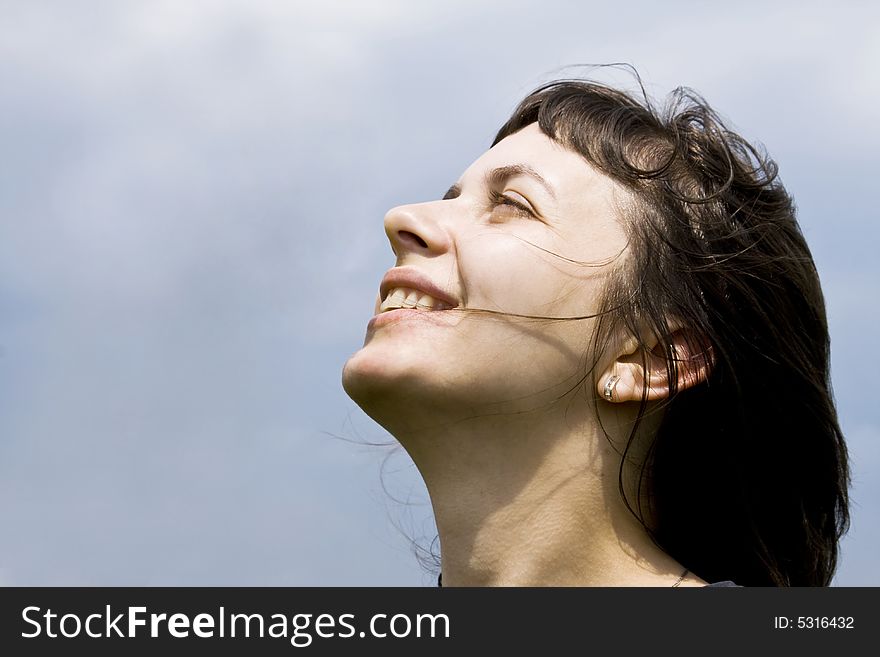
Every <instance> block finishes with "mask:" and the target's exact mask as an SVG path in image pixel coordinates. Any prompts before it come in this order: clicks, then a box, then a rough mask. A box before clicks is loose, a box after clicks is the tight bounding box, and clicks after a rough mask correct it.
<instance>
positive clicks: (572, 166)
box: [461, 123, 615, 205]
mask: <svg viewBox="0 0 880 657" xmlns="http://www.w3.org/2000/svg"><path fill="white" fill-rule="evenodd" d="M517 164H524V165H527V166H528V167H530V168H532V169H534V170H535V171H536V172H537V173H539V174H540V175H541V177H543V178H544V180H546V181H547V182H548V183H549V185H550V186H551V187H552V188H553V190H554V191H555V192H556V197H557V199H558V200H559V201H560V204H562V205H565V204H566V201H568V202H571V201H575V200H579V201H583V200H584V199H586V198H591V197H592V198H594V199H596V200H599V199H600V198H606V200H607V198H610V196H611V193H612V190H613V188H614V187H615V184H614V182H613V181H612V180H611V179H610V178H608V177H607V176H605V175H603V174H602V173H600V172H599V171H597V170H596V169H595V168H594V167H593V166H592V165H590V164H589V163H588V162H587V161H586V160H585V159H584V158H583V157H581V155H579V154H578V153H575V152H574V151H571V150H569V149H567V148H566V147H565V146H563V145H562V144H558V143H556V142H555V141H553V140H552V139H550V138H549V137H548V136H547V135H545V134H544V133H543V132H541V129H540V128H539V127H538V124H537V123H532V124H530V125H527V126H526V127H525V128H523V129H522V130H520V131H519V132H516V133H514V134H512V135H509V136H507V137H505V138H504V139H502V140H501V141H500V142H498V143H497V144H495V146H493V147H492V148H491V149H489V150H488V151H486V152H485V153H483V155H481V156H480V157H479V158H477V160H476V161H475V162H474V163H473V164H471V165H470V166H469V167H468V168H467V170H466V171H465V172H464V174H463V175H462V178H461V180H462V182H463V183H467V182H471V181H473V182H478V181H479V179H480V177H481V176H482V175H483V174H484V173H485V172H486V171H489V170H491V169H495V168H498V167H505V166H510V165H517Z"/></svg>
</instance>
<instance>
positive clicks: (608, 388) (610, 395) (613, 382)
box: [604, 374, 620, 401]
mask: <svg viewBox="0 0 880 657" xmlns="http://www.w3.org/2000/svg"><path fill="white" fill-rule="evenodd" d="M618 381H620V377H619V376H617V375H616V374H612V375H611V376H609V377H608V380H607V381H606V382H605V392H604V394H605V399H607V400H608V401H614V388H616V387H617V382H618Z"/></svg>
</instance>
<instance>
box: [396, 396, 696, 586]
mask: <svg viewBox="0 0 880 657" xmlns="http://www.w3.org/2000/svg"><path fill="white" fill-rule="evenodd" d="M578 416H579V417H578ZM423 420H424V418H423ZM420 424H421V426H422V427H425V426H426V425H428V426H430V423H428V422H424V421H422V422H420ZM436 426H437V427H438V428H436V429H424V428H422V429H419V430H418V431H411V432H406V431H393V433H394V434H395V436H396V437H397V438H398V440H399V441H400V442H401V443H402V444H403V445H404V446H405V447H406V448H407V450H408V451H409V453H410V455H411V456H412V458H413V460H414V461H415V463H416V466H417V467H418V468H419V471H420V472H421V474H422V476H423V477H424V480H425V483H426V486H427V488H428V492H429V494H430V496H431V503H432V506H433V509H434V517H435V520H436V523H437V529H438V532H439V535H440V546H441V553H442V572H443V584H444V586H566V585H568V586H642V585H644V586H671V585H672V584H673V583H674V582H675V581H676V580H677V579H678V577H679V576H680V575H681V572H682V570H683V568H682V566H681V565H680V564H678V563H677V562H676V561H675V560H674V559H673V558H672V557H670V556H669V555H667V554H666V553H664V552H663V551H662V550H660V548H658V547H657V546H656V545H654V543H653V542H652V541H651V539H650V538H649V536H648V534H647V532H646V531H645V529H644V528H643V527H642V525H641V524H640V523H639V522H638V521H637V520H636V519H635V518H634V517H633V516H632V514H631V513H630V512H629V511H628V510H627V509H626V507H625V505H624V503H623V501H622V499H621V497H620V493H619V491H618V474H617V473H618V468H619V464H620V457H619V455H618V454H617V453H616V452H615V451H614V449H613V448H612V447H611V445H609V443H608V441H607V439H606V438H605V436H604V435H603V434H602V432H601V430H599V429H598V427H597V426H596V425H595V422H594V421H591V420H590V415H589V414H588V413H587V412H583V413H580V414H579V413H576V412H572V407H571V406H568V405H565V404H563V405H562V407H561V408H559V409H556V410H552V411H550V412H548V411H547V409H542V410H541V412H540V413H532V414H516V415H501V416H491V417H482V418H480V417H477V418H472V419H468V420H463V421H459V422H456V423H454V424H446V425H445V426H441V425H440V424H439V422H438V424H437V425H436ZM693 580H698V578H693V577H692V578H689V579H686V580H685V582H682V585H683V586H686V585H688V584H691V585H693Z"/></svg>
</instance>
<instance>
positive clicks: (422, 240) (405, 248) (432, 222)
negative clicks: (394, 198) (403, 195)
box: [385, 202, 451, 258]
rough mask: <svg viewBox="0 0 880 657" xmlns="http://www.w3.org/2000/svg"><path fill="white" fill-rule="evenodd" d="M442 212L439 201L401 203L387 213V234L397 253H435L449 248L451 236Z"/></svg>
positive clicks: (429, 254)
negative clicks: (440, 215) (440, 211)
mask: <svg viewBox="0 0 880 657" xmlns="http://www.w3.org/2000/svg"><path fill="white" fill-rule="evenodd" d="M438 212H439V208H438V207H437V202H429V203H419V204H416V205H400V206H398V207H396V208H392V209H391V210H389V211H388V214H386V215H385V234H386V235H388V240H389V241H390V242H391V250H392V251H394V255H396V256H397V257H398V258H400V257H401V256H402V255H404V254H405V253H418V254H420V255H424V256H434V255H438V254H440V253H443V252H445V251H447V250H448V249H449V246H450V243H451V239H450V236H449V234H448V233H447V231H446V229H445V227H444V226H443V225H442V224H441V222H440V221H439V219H440V218H439V216H438Z"/></svg>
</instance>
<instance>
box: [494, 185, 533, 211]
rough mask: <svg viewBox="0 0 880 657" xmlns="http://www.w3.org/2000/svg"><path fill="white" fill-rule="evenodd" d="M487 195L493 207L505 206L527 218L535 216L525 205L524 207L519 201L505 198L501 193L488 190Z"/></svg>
mask: <svg viewBox="0 0 880 657" xmlns="http://www.w3.org/2000/svg"><path fill="white" fill-rule="evenodd" d="M489 195H490V196H491V198H492V203H493V205H506V206H508V207H511V208H513V209H514V210H516V211H517V212H518V213H520V214H524V215H527V216H529V217H534V216H535V214H534V213H533V212H532V210H531V209H530V208H529V207H528V206H527V205H525V204H524V203H520V202H519V201H516V200H514V199H512V198H510V197H509V196H505V195H504V194H503V193H501V192H499V191H497V190H494V189H493V190H490V191H489Z"/></svg>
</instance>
